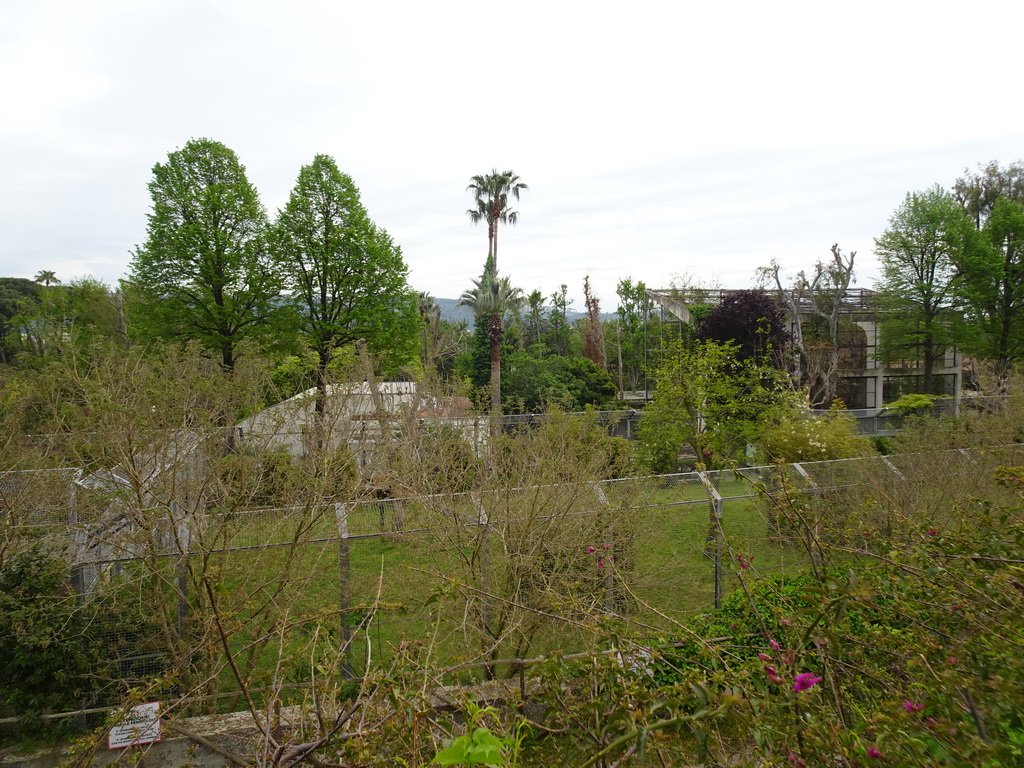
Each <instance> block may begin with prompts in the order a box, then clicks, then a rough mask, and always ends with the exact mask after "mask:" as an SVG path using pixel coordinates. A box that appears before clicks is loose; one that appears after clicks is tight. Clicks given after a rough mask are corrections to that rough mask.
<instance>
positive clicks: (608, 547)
mask: <svg viewBox="0 0 1024 768" xmlns="http://www.w3.org/2000/svg"><path fill="white" fill-rule="evenodd" d="M604 548H605V549H611V548H612V545H611V544H605V545H604Z"/></svg>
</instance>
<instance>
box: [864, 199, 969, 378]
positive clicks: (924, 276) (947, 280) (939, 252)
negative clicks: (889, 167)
mask: <svg viewBox="0 0 1024 768" xmlns="http://www.w3.org/2000/svg"><path fill="white" fill-rule="evenodd" d="M978 247H979V239H978V234H977V231H976V230H975V229H974V227H973V225H972V223H971V220H970V218H969V217H968V216H967V214H966V213H965V212H964V211H963V209H962V208H961V207H960V206H959V205H958V204H957V202H956V200H955V199H954V198H953V196H952V195H951V194H949V193H948V192H946V191H944V190H943V189H942V188H941V187H938V186H935V187H933V188H931V189H928V190H926V191H924V192H914V193H911V194H908V195H907V197H906V200H905V201H904V202H903V204H902V205H901V206H900V207H899V208H898V209H897V210H896V212H895V213H894V214H893V216H892V218H891V219H890V220H889V227H888V229H886V231H885V232H884V233H883V234H882V235H881V236H880V237H878V238H877V239H876V240H875V250H876V252H877V253H878V256H879V258H880V260H881V263H882V280H881V283H880V284H879V289H880V291H881V294H882V295H881V297H880V300H881V302H882V305H883V309H884V312H883V314H882V320H883V325H882V336H881V341H880V352H881V354H882V356H883V357H884V358H885V359H886V360H918V359H919V360H922V361H923V363H924V379H925V381H924V386H925V389H926V390H927V391H931V388H932V372H933V370H934V368H935V365H936V363H937V362H938V361H939V359H940V358H941V357H942V355H943V354H945V350H946V348H947V347H949V346H951V345H952V344H954V343H955V342H956V341H957V339H958V335H957V334H958V333H960V332H961V329H960V327H959V324H958V322H957V315H956V313H955V312H954V311H953V310H954V308H955V307H956V306H957V304H958V302H959V295H958V290H959V275H958V268H957V266H958V264H960V263H961V262H963V261H964V260H965V259H968V258H969V257H970V256H971V254H973V253H975V252H976V251H977V249H978Z"/></svg>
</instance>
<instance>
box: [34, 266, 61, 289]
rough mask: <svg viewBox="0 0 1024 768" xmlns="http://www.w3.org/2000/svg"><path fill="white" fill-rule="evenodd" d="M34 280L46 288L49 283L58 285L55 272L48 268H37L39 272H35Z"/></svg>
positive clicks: (58, 281)
mask: <svg viewBox="0 0 1024 768" xmlns="http://www.w3.org/2000/svg"><path fill="white" fill-rule="evenodd" d="M35 281H36V282H37V283H42V284H43V285H44V286H46V287H47V288H48V287H50V285H51V284H52V285H60V280H58V279H57V275H56V273H55V272H54V271H53V270H50V269H41V270H39V272H37V273H36V276H35Z"/></svg>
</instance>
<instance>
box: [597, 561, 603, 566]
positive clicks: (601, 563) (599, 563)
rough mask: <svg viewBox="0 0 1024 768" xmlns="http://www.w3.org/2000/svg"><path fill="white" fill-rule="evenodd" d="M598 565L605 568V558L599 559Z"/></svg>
mask: <svg viewBox="0 0 1024 768" xmlns="http://www.w3.org/2000/svg"><path fill="white" fill-rule="evenodd" d="M597 567H598V568H604V560H598V561H597Z"/></svg>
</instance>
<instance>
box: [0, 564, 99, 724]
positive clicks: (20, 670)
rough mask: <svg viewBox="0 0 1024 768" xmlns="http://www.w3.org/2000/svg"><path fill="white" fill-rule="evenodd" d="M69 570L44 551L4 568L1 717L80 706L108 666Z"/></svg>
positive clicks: (0, 571) (0, 588) (0, 570)
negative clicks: (105, 666)
mask: <svg viewBox="0 0 1024 768" xmlns="http://www.w3.org/2000/svg"><path fill="white" fill-rule="evenodd" d="M68 578H69V570H68V565H67V563H65V562H64V561H63V560H61V559H60V558H58V557H56V556H55V555H53V554H51V553H48V552H46V551H45V550H44V549H42V548H41V547H35V548H33V549H30V550H28V551H26V552H23V553H21V554H18V555H15V556H13V557H11V558H9V559H6V560H5V561H4V562H3V564H2V566H0V658H3V664H0V702H3V704H0V711H2V710H6V714H8V715H19V716H29V717H31V716H32V715H38V714H41V713H43V712H47V711H58V712H59V711H68V710H71V709H77V708H78V707H80V706H81V705H82V702H83V698H84V697H85V696H86V694H88V693H90V692H92V691H94V690H95V689H96V688H97V687H98V685H99V680H101V679H102V674H101V672H102V666H103V665H104V664H109V662H110V659H109V658H108V657H106V656H105V654H104V649H103V647H102V645H101V643H100V641H99V637H98V633H97V627H95V626H94V625H93V623H92V619H93V618H94V612H93V611H91V610H90V609H89V606H86V607H81V606H79V604H78V601H77V600H76V596H75V594H74V592H73V591H72V589H71V587H70V585H69V584H68Z"/></svg>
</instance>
